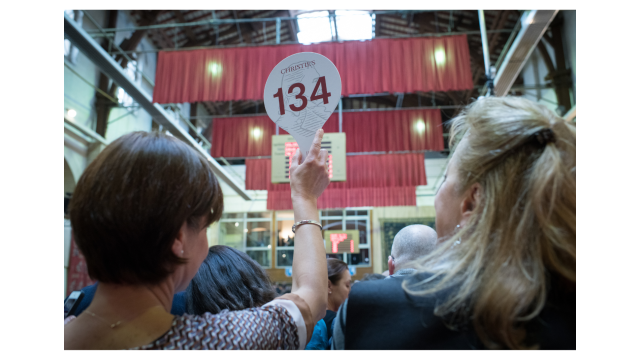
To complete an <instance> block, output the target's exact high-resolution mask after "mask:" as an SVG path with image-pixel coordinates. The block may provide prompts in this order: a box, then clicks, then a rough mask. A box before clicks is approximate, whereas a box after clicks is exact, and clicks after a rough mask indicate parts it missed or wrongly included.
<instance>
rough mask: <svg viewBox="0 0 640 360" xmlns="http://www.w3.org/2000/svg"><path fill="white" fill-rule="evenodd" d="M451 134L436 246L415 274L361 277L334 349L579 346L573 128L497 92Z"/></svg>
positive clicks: (475, 106)
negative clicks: (382, 278) (367, 279)
mask: <svg viewBox="0 0 640 360" xmlns="http://www.w3.org/2000/svg"><path fill="white" fill-rule="evenodd" d="M451 135H452V136H451V145H452V146H451V147H452V148H454V149H455V150H454V152H453V155H452V157H451V160H450V162H449V164H448V167H447V170H446V175H445V179H444V181H443V183H442V185H441V186H440V188H439V190H438V192H437V194H436V198H435V209H436V230H437V232H438V235H439V237H440V244H439V246H438V248H437V249H436V250H435V251H434V252H433V253H431V254H430V255H428V256H426V257H424V258H421V259H419V260H418V261H417V262H416V264H414V267H415V268H416V269H419V272H418V274H416V275H414V276H411V277H409V278H406V277H405V278H400V279H396V280H393V281H392V280H388V281H373V282H360V283H357V284H355V285H354V286H353V288H352V290H351V293H350V295H349V300H348V301H347V302H345V303H344V304H343V306H342V307H341V308H340V311H339V313H338V316H337V320H336V321H337V324H336V325H335V328H334V336H333V339H334V342H333V348H334V349H479V348H489V349H575V347H576V322H575V321H576V294H575V286H576V132H575V127H574V126H573V125H571V124H568V123H566V122H565V121H563V120H562V119H560V118H559V117H558V116H556V115H555V114H554V113H553V112H552V111H550V110H548V109H546V108H544V107H542V106H540V105H538V104H536V103H533V102H531V101H528V100H525V99H522V98H510V97H507V98H496V97H491V98H485V99H482V100H479V101H477V102H475V103H474V104H471V105H470V106H469V107H468V108H467V109H465V111H464V112H463V113H462V114H461V115H460V116H458V117H456V118H455V119H454V120H453V121H452V126H451ZM403 279H404V280H403Z"/></svg>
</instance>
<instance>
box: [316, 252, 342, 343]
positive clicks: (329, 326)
mask: <svg viewBox="0 0 640 360" xmlns="http://www.w3.org/2000/svg"><path fill="white" fill-rule="evenodd" d="M327 273H328V276H329V286H328V288H327V292H328V298H327V313H326V316H325V317H324V318H323V319H322V320H320V321H318V322H317V323H316V326H315V327H314V328H313V335H312V336H311V340H310V341H309V343H308V344H307V346H306V347H305V350H329V349H330V348H331V334H333V319H335V317H336V313H337V311H338V309H339V308H340V305H342V303H343V302H344V301H345V300H346V299H347V297H348V296H349V291H350V290H351V274H350V273H349V267H348V266H347V264H346V263H345V262H344V261H341V260H338V259H327Z"/></svg>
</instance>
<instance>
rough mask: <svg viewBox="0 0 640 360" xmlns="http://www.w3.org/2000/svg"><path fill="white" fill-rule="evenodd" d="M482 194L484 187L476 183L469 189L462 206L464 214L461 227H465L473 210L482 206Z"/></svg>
mask: <svg viewBox="0 0 640 360" xmlns="http://www.w3.org/2000/svg"><path fill="white" fill-rule="evenodd" d="M481 194H482V187H481V186H480V184H478V183H474V184H473V185H471V186H470V187H469V189H468V190H467V191H466V193H465V197H464V198H463V199H462V204H460V207H461V212H462V221H460V226H463V225H464V223H465V222H466V220H467V219H468V218H469V217H470V216H471V213H473V210H474V209H475V208H476V207H477V206H478V205H479V204H480V196H481Z"/></svg>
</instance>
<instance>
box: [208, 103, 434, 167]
mask: <svg viewBox="0 0 640 360" xmlns="http://www.w3.org/2000/svg"><path fill="white" fill-rule="evenodd" d="M213 121H214V123H213V131H212V139H211V156H212V157H251V156H269V155H271V136H272V135H275V124H274V123H273V122H272V121H271V120H270V119H269V117H267V116H265V115H263V116H247V117H233V118H217V119H214V120H213ZM322 128H323V129H324V132H325V133H330V132H338V131H339V125H338V114H335V113H334V114H333V115H331V117H330V118H329V120H327V122H326V123H325V124H324V126H323V127H322ZM342 131H343V132H345V133H346V136H347V153H356V152H372V151H384V152H389V151H420V150H429V151H442V150H444V138H443V136H442V119H441V115H440V110H437V109H415V110H388V111H362V112H345V113H343V114H342ZM285 134H287V132H286V131H284V130H282V129H280V135H285Z"/></svg>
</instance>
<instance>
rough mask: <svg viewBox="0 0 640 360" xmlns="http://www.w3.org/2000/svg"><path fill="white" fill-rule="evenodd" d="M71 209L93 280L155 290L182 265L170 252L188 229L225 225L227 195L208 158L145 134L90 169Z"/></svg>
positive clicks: (112, 148)
mask: <svg viewBox="0 0 640 360" xmlns="http://www.w3.org/2000/svg"><path fill="white" fill-rule="evenodd" d="M70 208H71V209H70V217H71V226H72V229H73V232H74V238H75V241H76V243H77V245H78V248H79V249H80V251H82V253H83V254H84V256H85V258H86V261H87V268H88V270H89V276H90V277H91V278H92V279H94V280H98V281H101V282H105V283H116V284H157V283H159V282H160V281H162V280H163V279H165V278H166V277H167V276H168V275H169V274H170V273H172V272H173V271H174V268H175V266H176V265H178V264H180V263H182V262H184V261H183V260H182V259H180V258H179V257H177V256H176V255H175V254H174V253H173V252H172V250H171V247H172V245H173V242H174V239H175V238H176V236H177V235H178V232H179V231H180V228H181V227H182V224H184V223H185V221H186V222H187V224H188V225H189V227H190V228H191V229H194V230H201V229H203V228H204V227H206V226H209V225H211V224H212V223H213V222H215V221H217V220H219V219H220V216H221V215H222V208H223V195H222V190H221V189H220V184H219V183H218V180H217V179H216V177H215V175H214V173H213V170H212V168H211V165H210V164H209V162H208V161H207V159H206V158H205V157H204V156H202V155H201V154H199V153H198V152H196V151H195V150H194V149H192V148H191V147H189V146H188V145H187V144H185V143H184V142H182V141H180V140H178V139H176V138H174V137H170V136H167V135H164V134H160V133H148V132H142V131H139V132H133V133H130V134H127V135H124V136H122V137H120V138H118V139H117V140H116V141H114V142H113V143H111V144H110V145H109V146H107V147H106V148H105V149H104V151H102V153H100V155H98V157H97V158H96V159H95V160H94V161H93V162H92V163H91V164H90V165H89V166H88V167H87V169H86V170H85V171H84V173H83V174H82V176H81V177H80V180H79V181H78V184H77V186H76V189H75V191H74V194H73V198H72V199H71V204H70Z"/></svg>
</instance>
